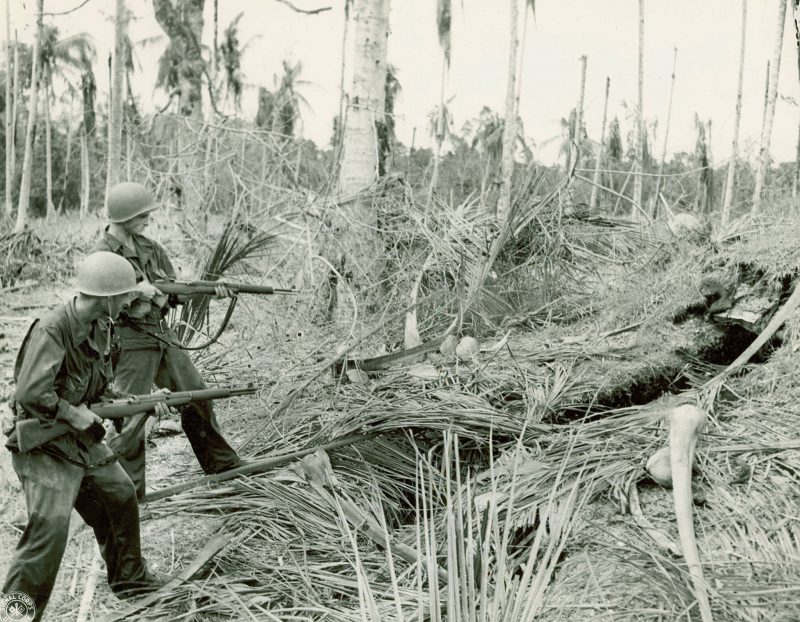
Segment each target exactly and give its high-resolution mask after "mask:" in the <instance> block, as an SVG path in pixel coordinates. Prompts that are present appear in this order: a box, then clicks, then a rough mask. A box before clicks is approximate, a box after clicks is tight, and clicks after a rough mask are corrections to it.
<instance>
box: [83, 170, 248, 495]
mask: <svg viewBox="0 0 800 622" xmlns="http://www.w3.org/2000/svg"><path fill="white" fill-rule="evenodd" d="M107 204H108V218H109V221H110V223H109V225H108V226H107V227H106V228H105V230H104V231H103V233H102V234H101V237H100V240H99V241H98V242H97V244H96V245H95V250H102V251H111V252H113V253H116V254H118V255H121V256H122V257H124V258H125V259H127V260H128V261H129V262H130V264H131V265H132V266H133V268H134V270H135V272H136V280H137V281H140V282H143V284H142V285H141V289H142V290H143V291H144V292H146V293H145V294H144V295H143V296H141V297H140V298H141V299H140V300H139V301H138V302H137V303H136V304H135V305H134V306H133V308H131V309H130V310H129V311H128V312H127V313H126V314H123V316H122V317H121V319H120V327H119V330H118V331H117V335H118V336H119V340H120V347H121V350H120V354H119V360H118V361H117V364H116V369H115V373H114V379H115V387H116V388H117V390H119V391H121V392H123V393H132V394H142V393H149V392H150V390H151V388H152V386H153V383H155V384H156V385H157V386H159V387H166V388H168V389H170V390H173V391H190V390H192V389H204V388H205V387H206V385H205V383H204V382H203V379H202V378H201V377H200V374H199V373H198V371H197V369H196V368H195V366H194V365H193V364H192V361H191V359H190V358H189V356H188V355H187V354H186V352H185V351H184V350H182V349H181V348H180V345H179V344H178V339H177V337H176V335H175V334H174V333H173V331H172V330H171V329H170V328H169V326H168V325H167V323H166V322H165V321H164V316H165V315H166V313H167V311H168V310H169V308H170V307H171V306H175V305H177V304H180V303H181V302H182V300H180V299H178V297H176V296H170V297H168V296H165V295H163V294H162V293H161V292H160V291H158V290H157V289H156V288H155V287H153V286H151V285H149V283H151V282H153V281H156V280H167V279H174V278H175V270H174V268H173V267H172V263H171V262H170V260H169V257H167V253H166V251H165V250H164V248H163V247H162V246H161V245H160V244H159V243H158V242H156V241H154V240H151V239H150V238H148V237H146V236H144V235H143V234H142V231H144V229H145V228H146V227H147V225H148V222H149V218H150V216H149V213H150V212H151V211H153V210H155V209H157V207H158V206H157V205H156V203H155V202H154V200H153V196H152V194H151V193H150V191H149V190H147V188H145V187H144V186H142V185H141V184H137V183H132V182H123V183H120V184H117V185H116V186H114V187H113V188H111V190H110V191H109V193H108V201H107ZM227 295H229V293H228V292H227V291H226V290H225V288H224V287H219V288H217V296H227ZM180 411H181V426H182V428H183V431H184V433H185V434H186V436H187V437H188V438H189V443H190V444H191V446H192V449H193V450H194V454H195V456H197V461H198V462H199V463H200V466H201V467H202V469H203V471H204V472H205V473H219V472H222V471H227V470H229V469H232V468H235V467H236V466H239V464H240V461H239V458H238V456H237V455H236V452H235V451H234V450H233V449H232V448H231V446H230V445H229V444H228V442H227V441H226V440H225V438H224V437H223V436H222V432H221V430H220V427H219V424H218V423H217V419H216V416H215V414H214V409H213V406H212V405H211V402H196V403H192V404H190V405H188V406H184V407H183V408H181V409H180ZM146 417H147V415H140V416H138V417H132V418H130V419H127V420H126V421H125V422H124V424H123V427H122V429H121V431H120V433H119V434H118V435H117V436H115V437H113V438H111V439H110V440H109V442H108V444H109V446H110V447H111V448H112V449H113V450H114V451H115V452H116V453H117V454H118V455H119V456H120V464H122V466H123V468H124V469H125V471H126V472H127V473H128V475H130V477H131V479H132V480H133V483H134V485H135V486H136V493H137V495H138V496H139V498H140V499H141V498H143V497H144V494H145V428H144V423H145V420H146Z"/></svg>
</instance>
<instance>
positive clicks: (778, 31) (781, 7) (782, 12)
mask: <svg viewBox="0 0 800 622" xmlns="http://www.w3.org/2000/svg"><path fill="white" fill-rule="evenodd" d="M791 1H792V0H778V19H777V25H776V28H775V41H774V47H773V50H772V64H771V65H770V70H769V88H768V94H767V104H766V107H765V108H764V125H763V127H762V128H761V146H760V148H759V153H758V165H757V168H756V181H755V188H754V189H753V207H752V212H751V213H752V214H758V213H759V212H760V211H761V194H762V192H763V190H764V179H765V178H766V175H767V169H768V168H769V162H770V156H769V145H770V141H771V140H772V123H773V121H774V119H775V100H776V99H777V97H778V75H779V73H780V67H781V51H782V49H783V30H784V26H785V22H786V5H787V4H788V3H789V2H791Z"/></svg>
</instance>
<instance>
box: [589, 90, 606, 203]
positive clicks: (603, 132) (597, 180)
mask: <svg viewBox="0 0 800 622" xmlns="http://www.w3.org/2000/svg"><path fill="white" fill-rule="evenodd" d="M610 90H611V78H610V77H608V76H606V97H605V102H604V103H603V124H602V125H601V127H600V145H599V146H598V147H597V157H596V158H595V161H594V176H593V177H592V196H591V198H590V199H589V209H591V210H592V211H594V210H595V209H597V198H598V194H597V187H598V185H599V184H600V166H601V165H602V161H603V148H604V147H605V140H606V120H607V117H608V92H609V91H610Z"/></svg>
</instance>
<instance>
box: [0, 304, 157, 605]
mask: <svg viewBox="0 0 800 622" xmlns="http://www.w3.org/2000/svg"><path fill="white" fill-rule="evenodd" d="M109 336H110V329H109V325H108V324H105V323H104V322H101V321H97V320H96V321H93V322H91V324H89V325H87V324H86V323H85V322H82V321H81V320H80V319H79V318H78V316H77V314H76V308H75V299H73V300H72V301H70V302H68V303H66V304H64V305H62V306H60V307H58V308H56V309H55V310H54V311H52V312H50V313H49V314H48V315H46V316H45V317H44V318H42V319H41V320H37V321H36V322H34V323H33V325H32V326H31V328H30V329H29V330H28V334H27V335H26V336H25V339H24V341H23V342H22V346H21V348H20V351H19V354H18V356H17V361H16V365H15V368H14V380H15V382H16V388H15V392H14V396H13V399H12V409H13V410H14V416H15V420H19V419H28V418H36V419H40V420H42V421H43V422H47V421H53V420H55V419H56V418H61V417H60V415H63V414H64V413H65V412H66V410H67V409H68V408H69V407H70V405H72V406H77V405H79V404H83V403H92V402H95V401H97V400H99V399H100V398H102V397H107V396H108V382H109V379H110V373H111V364H110V361H109V357H108V341H109ZM6 447H8V448H9V449H10V450H11V451H12V458H11V460H12V464H13V466H14V470H15V471H16V473H17V476H18V477H19V480H20V482H21V484H22V489H23V491H24V493H25V502H26V505H27V508H28V523H27V525H26V527H25V530H24V532H23V533H22V537H21V539H20V541H19V544H18V545H17V549H16V552H15V555H14V559H13V560H12V562H11V567H10V568H9V570H8V575H7V577H6V581H5V584H4V585H3V590H2V591H3V593H5V594H9V593H12V592H24V593H26V594H27V595H28V596H30V597H31V598H32V599H33V600H34V602H35V604H36V612H37V617H36V618H35V619H39V618H40V617H41V615H42V613H43V612H44V608H45V606H46V604H47V601H48V600H49V598H50V594H51V592H52V590H53V585H54V583H55V580H56V575H57V574H58V568H59V566H60V564H61V558H62V556H63V555H64V550H65V548H66V545H67V536H68V533H69V520H70V514H71V511H72V508H73V507H74V508H75V509H76V510H77V511H78V513H79V514H80V515H81V517H83V519H84V520H85V521H86V523H87V524H88V525H89V526H90V527H92V529H94V533H95V537H96V538H97V542H98V543H99V545H100V551H101V553H102V555H103V559H105V562H106V566H107V570H108V583H109V585H110V586H111V588H112V590H114V591H115V592H119V591H123V590H128V589H131V588H132V587H135V586H142V585H145V584H147V583H148V582H149V581H150V580H151V577H150V576H149V575H148V573H147V571H146V568H145V564H144V561H143V560H142V555H141V545H140V540H139V507H138V503H137V500H136V492H135V489H134V486H133V483H132V482H131V480H130V478H129V477H128V475H127V474H126V473H125V471H124V470H123V469H122V467H121V466H120V465H119V464H117V463H116V461H115V459H114V456H113V454H112V452H111V451H110V450H109V448H108V447H107V446H106V445H105V444H104V443H102V442H100V441H98V440H96V438H95V437H93V436H91V435H90V434H89V433H86V432H79V431H77V430H75V431H74V432H68V433H66V434H63V435H61V436H60V437H58V438H56V439H54V440H52V441H51V442H49V443H47V444H45V445H44V446H42V447H40V448H37V449H35V450H32V451H30V452H26V453H20V452H19V449H18V446H17V443H16V434H14V433H11V434H10V435H9V439H8V442H7V443H6Z"/></svg>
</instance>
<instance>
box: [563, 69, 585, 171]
mask: <svg viewBox="0 0 800 622" xmlns="http://www.w3.org/2000/svg"><path fill="white" fill-rule="evenodd" d="M580 61H581V86H580V90H579V91H578V111H577V113H576V115H575V137H574V138H575V145H574V148H573V149H572V150H571V151H570V154H571V157H570V163H569V170H568V171H567V173H568V174H570V173H572V171H573V170H574V169H575V167H576V166H577V165H578V162H579V161H580V159H581V143H582V142H583V131H582V130H583V97H584V94H585V92H586V55H585V54H584V55H583V56H581V58H580Z"/></svg>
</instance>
